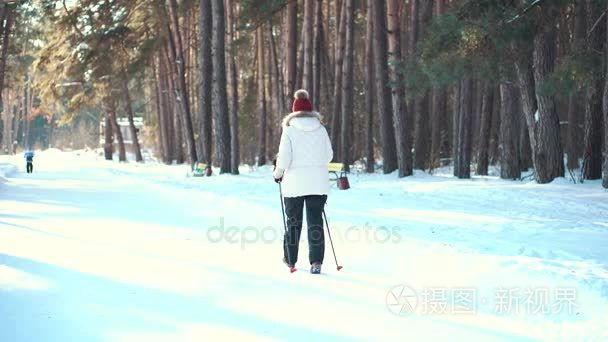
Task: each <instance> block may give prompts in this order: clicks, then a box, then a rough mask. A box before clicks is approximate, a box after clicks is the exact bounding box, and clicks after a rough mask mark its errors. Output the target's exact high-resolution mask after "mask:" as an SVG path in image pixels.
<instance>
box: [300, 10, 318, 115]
mask: <svg viewBox="0 0 608 342" xmlns="http://www.w3.org/2000/svg"><path fill="white" fill-rule="evenodd" d="M315 2H316V0H304V27H303V30H304V32H306V34H304V42H303V43H304V60H303V66H302V67H303V79H302V88H304V89H306V90H308V93H309V95H310V98H311V100H312V99H314V98H315V96H314V94H313V88H314V87H313V70H312V69H313V68H312V65H313V57H314V53H313V50H314V46H313V38H314V18H315V15H314V9H315ZM312 105H313V107H314V108H316V106H317V104H316V103H313V104H312Z"/></svg>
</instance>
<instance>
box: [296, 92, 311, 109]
mask: <svg viewBox="0 0 608 342" xmlns="http://www.w3.org/2000/svg"><path fill="white" fill-rule="evenodd" d="M293 97H294V98H295V100H294V101H293V105H292V106H291V111H292V112H312V103H311V102H310V100H309V99H308V92H307V91H306V90H304V89H300V90H298V91H296V93H295V94H294V96H293Z"/></svg>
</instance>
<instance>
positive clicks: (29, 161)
mask: <svg viewBox="0 0 608 342" xmlns="http://www.w3.org/2000/svg"><path fill="white" fill-rule="evenodd" d="M23 156H24V157H25V162H26V164H25V168H26V170H27V173H32V172H34V152H32V151H27V152H25V154H24V155H23Z"/></svg>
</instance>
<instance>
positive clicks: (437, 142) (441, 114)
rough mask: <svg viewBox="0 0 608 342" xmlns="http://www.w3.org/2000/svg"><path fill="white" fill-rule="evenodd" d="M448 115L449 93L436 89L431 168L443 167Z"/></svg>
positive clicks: (441, 2)
mask: <svg viewBox="0 0 608 342" xmlns="http://www.w3.org/2000/svg"><path fill="white" fill-rule="evenodd" d="M445 2H446V1H445V0H436V1H435V15H436V16H441V15H443V14H444V12H445ZM446 113H447V92H446V89H445V88H444V87H434V88H433V91H432V106H431V122H430V124H431V151H430V156H429V159H430V168H431V169H434V168H437V167H441V148H442V137H441V132H442V131H443V130H444V129H445V127H446V121H445V120H444V118H445V117H446Z"/></svg>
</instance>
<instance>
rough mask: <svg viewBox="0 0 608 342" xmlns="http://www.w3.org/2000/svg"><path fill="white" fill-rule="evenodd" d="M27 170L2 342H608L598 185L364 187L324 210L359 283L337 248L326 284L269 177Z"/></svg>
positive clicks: (1, 221)
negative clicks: (292, 258) (284, 245)
mask: <svg viewBox="0 0 608 342" xmlns="http://www.w3.org/2000/svg"><path fill="white" fill-rule="evenodd" d="M11 163H12V164H15V165H17V166H18V169H13V168H11V167H7V166H6V164H11ZM22 164H24V163H23V158H22V156H15V157H6V156H4V157H0V176H2V175H3V174H6V178H5V179H4V181H2V182H0V341H19V342H20V341H146V342H148V341H203V340H218V339H220V338H222V339H236V338H238V339H244V340H302V341H310V340H331V341H335V340H378V341H404V340H405V339H409V340H455V341H465V340H467V341H468V340H479V341H493V340H547V341H559V340H563V341H574V340H598V341H600V340H607V339H608V329H607V328H606V318H607V314H608V200H607V197H608V193H607V192H606V191H605V190H603V189H602V188H601V186H600V185H599V183H596V182H586V183H585V184H582V185H579V184H577V185H574V184H571V183H569V182H568V181H566V180H557V181H555V182H554V183H552V184H549V185H537V184H534V183H525V182H507V181H501V180H499V179H496V178H492V177H484V178H474V179H473V180H456V179H454V178H451V177H448V176H443V175H435V176H430V175H428V174H425V173H417V174H416V176H415V177H410V178H407V179H403V180H398V179H397V178H396V176H395V175H387V176H385V175H351V177H350V181H351V185H352V189H351V190H348V191H338V190H337V189H334V190H333V192H332V194H331V195H330V198H329V202H328V206H327V214H328V216H329V221H330V225H331V229H332V237H333V240H334V244H335V247H336V252H337V255H338V260H339V262H340V263H341V264H342V265H343V266H344V269H343V270H341V271H339V272H338V271H336V269H335V264H334V260H333V255H332V252H331V248H330V246H329V244H328V245H327V248H326V259H325V263H324V274H322V275H320V276H315V275H311V274H309V273H308V271H307V246H306V241H302V246H301V250H300V258H299V260H300V261H299V263H298V265H297V266H298V267H299V271H298V272H296V273H294V274H290V273H289V272H288V270H287V268H286V267H285V266H284V265H283V264H282V263H281V257H282V255H281V247H280V246H281V240H282V231H283V225H282V221H281V207H280V203H279V194H278V188H277V186H276V184H275V183H274V182H272V180H271V178H270V169H268V168H262V169H258V170H249V169H247V168H243V170H242V171H243V173H242V175H241V176H238V177H235V176H228V175H225V176H213V177H210V178H191V177H186V175H187V169H186V168H185V167H183V166H164V165H155V164H146V165H136V164H133V163H132V164H126V165H120V164H117V163H112V162H105V161H102V160H101V158H100V157H98V156H97V155H95V154H92V153H84V152H70V153H63V152H59V151H57V150H50V151H46V152H42V153H38V154H37V156H36V159H35V173H34V174H31V175H28V174H25V173H24V168H25V165H22ZM304 236H305V235H303V237H304ZM304 240H305V239H304Z"/></svg>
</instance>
